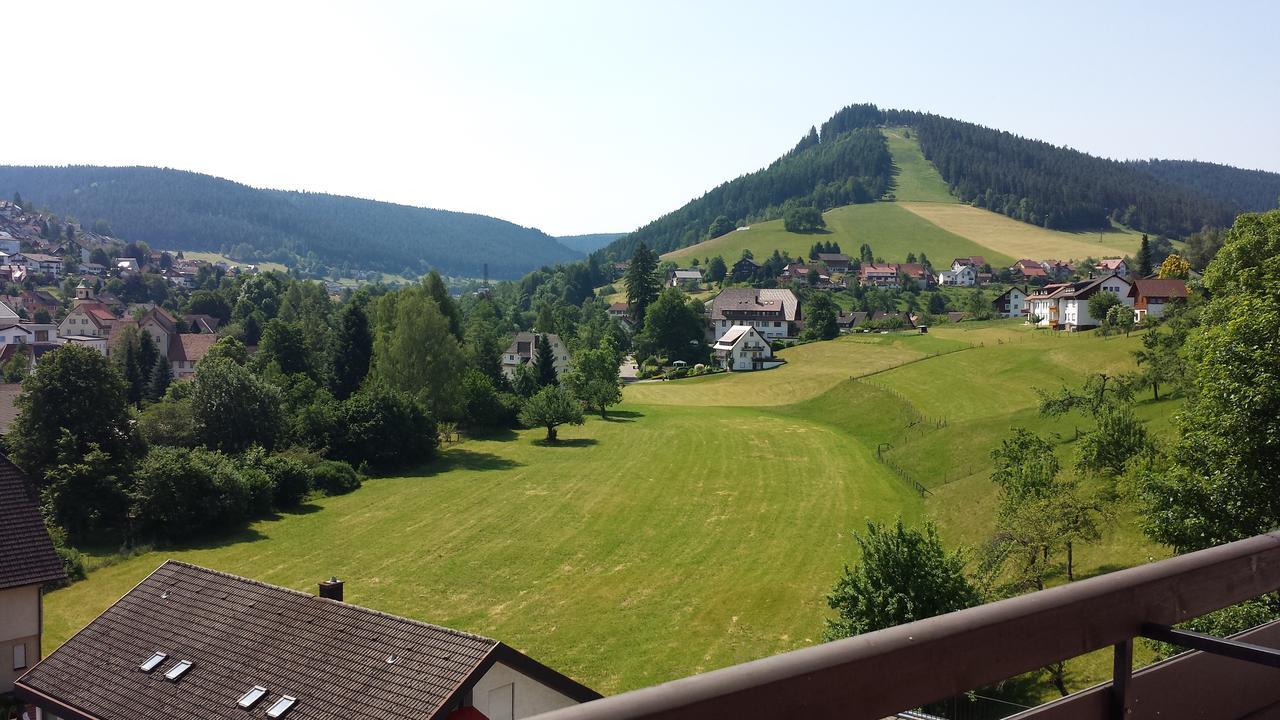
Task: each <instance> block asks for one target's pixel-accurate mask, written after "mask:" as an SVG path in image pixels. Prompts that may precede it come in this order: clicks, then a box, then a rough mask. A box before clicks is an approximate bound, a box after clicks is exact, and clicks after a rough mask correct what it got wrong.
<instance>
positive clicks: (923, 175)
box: [882, 128, 959, 204]
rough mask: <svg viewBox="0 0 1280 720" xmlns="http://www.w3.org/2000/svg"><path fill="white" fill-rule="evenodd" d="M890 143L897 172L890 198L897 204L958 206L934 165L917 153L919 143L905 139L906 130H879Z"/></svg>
mask: <svg viewBox="0 0 1280 720" xmlns="http://www.w3.org/2000/svg"><path fill="white" fill-rule="evenodd" d="M882 132H883V133H884V137H885V140H886V141H888V143H889V153H890V154H891V155H893V164H894V166H895V167H896V169H897V176H896V178H895V180H896V182H895V184H894V188H893V195H894V197H895V198H896V199H897V200H898V201H899V202H905V201H912V202H938V203H953V204H954V203H958V202H959V200H957V199H956V197H955V196H954V195H952V194H951V191H950V190H949V189H948V188H947V181H946V180H943V179H942V175H940V174H939V173H938V169H937V168H935V167H934V166H933V163H931V162H929V161H928V160H926V159H925V157H924V153H922V152H920V144H919V143H918V142H916V140H915V138H914V137H908V134H909V133H910V130H908V129H907V128H887V129H885V130H883V131H882Z"/></svg>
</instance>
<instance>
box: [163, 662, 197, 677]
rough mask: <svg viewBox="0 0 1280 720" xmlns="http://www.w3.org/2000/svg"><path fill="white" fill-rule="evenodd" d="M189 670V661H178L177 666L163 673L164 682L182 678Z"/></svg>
mask: <svg viewBox="0 0 1280 720" xmlns="http://www.w3.org/2000/svg"><path fill="white" fill-rule="evenodd" d="M190 669H191V661H190V660H179V661H178V664H177V665H174V666H173V667H171V668H169V672H167V673H165V674H164V677H165V679H166V680H174V681H176V680H177V679H178V678H180V677H182V674H183V673H185V672H186V671H188V670H190Z"/></svg>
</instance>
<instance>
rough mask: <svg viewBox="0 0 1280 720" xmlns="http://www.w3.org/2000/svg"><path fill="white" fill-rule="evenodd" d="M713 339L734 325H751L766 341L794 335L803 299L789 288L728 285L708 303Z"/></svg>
mask: <svg viewBox="0 0 1280 720" xmlns="http://www.w3.org/2000/svg"><path fill="white" fill-rule="evenodd" d="M707 319H708V322H710V328H709V329H710V331H711V340H712V341H713V342H714V341H716V340H719V339H720V338H721V337H723V336H724V334H725V333H727V332H729V328H731V327H733V326H734V325H750V326H752V327H754V328H755V329H756V330H758V331H759V332H760V335H761V336H763V337H764V338H765V339H766V340H776V339H779V338H789V337H795V334H796V324H797V323H798V322H799V320H800V301H799V300H798V299H797V298H796V294H795V293H793V292H791V291H790V290H756V289H754V288H726V289H724V290H722V291H721V292H720V294H719V295H717V296H716V297H715V299H713V300H712V301H711V303H710V305H709V306H708V318H707Z"/></svg>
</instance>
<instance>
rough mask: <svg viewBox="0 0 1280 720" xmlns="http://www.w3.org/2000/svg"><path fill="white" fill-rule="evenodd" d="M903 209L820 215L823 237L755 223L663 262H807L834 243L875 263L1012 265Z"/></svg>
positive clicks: (874, 207)
mask: <svg viewBox="0 0 1280 720" xmlns="http://www.w3.org/2000/svg"><path fill="white" fill-rule="evenodd" d="M901 205H902V204H901V203H890V202H876V203H867V204H865V205H845V206H843V207H838V208H834V209H832V210H828V211H827V212H825V213H823V214H822V217H823V219H825V220H826V222H827V229H826V231H825V232H818V233H793V232H787V231H786V229H785V228H783V226H782V221H781V220H770V221H767V222H762V223H755V224H753V225H751V226H750V228H748V229H745V230H741V229H740V230H736V231H734V232H731V233H727V234H725V235H721V236H720V237H718V238H712V239H711V240H706V241H703V242H700V243H698V244H697V245H690V246H689V247H686V248H681V249H679V250H674V251H672V252H669V253H667V254H666V255H663V256H662V259H663V260H671V261H673V262H678V263H688V262H689V261H690V260H692V259H693V258H695V257H696V258H699V259H703V258H711V257H715V256H716V255H720V256H723V257H724V259H725V262H727V263H729V264H730V265H732V264H733V263H734V261H736V260H737V259H738V258H740V257H742V251H743V250H746V249H749V250H751V252H752V254H754V255H755V257H756V260H757V261H760V260H763V259H765V258H767V257H768V256H769V255H770V254H771V253H772V252H773V251H774V250H775V249H776V250H778V251H785V252H788V253H790V254H791V256H792V257H805V256H807V255H808V254H809V248H810V247H812V246H813V244H814V243H815V242H832V241H834V242H836V243H839V245H840V249H841V250H843V251H844V252H845V253H846V254H850V255H855V256H856V255H857V253H858V248H859V247H860V246H861V245H862V244H863V243H867V244H868V245H870V246H871V250H872V251H873V252H874V253H875V255H876V257H882V258H884V259H885V260H886V261H889V262H904V261H905V260H906V257H907V253H915V254H916V255H917V256H919V255H920V253H922V252H923V253H925V254H926V255H928V256H929V258H930V259H931V260H932V261H933V262H934V263H935V264H942V263H950V262H951V258H953V257H956V256H966V255H984V254H985V255H986V256H987V259H988V260H989V261H990V262H992V263H993V264H995V263H1006V262H1007V263H1009V264H1011V263H1012V262H1013V259H1012V258H1010V257H1008V256H1006V255H1001V254H999V253H997V252H995V251H993V250H992V249H990V248H988V247H984V246H983V245H980V244H978V243H976V242H973V241H971V240H969V239H966V238H964V237H962V236H960V235H957V234H955V233H953V232H948V231H946V230H943V229H942V228H940V227H938V226H937V225H934V224H933V223H931V222H929V221H928V220H926V219H924V218H923V217H920V216H919V215H916V214H915V213H911V212H908V211H906V210H904V209H903V208H902V207H901Z"/></svg>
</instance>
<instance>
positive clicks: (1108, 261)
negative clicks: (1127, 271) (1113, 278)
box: [1098, 258, 1125, 271]
mask: <svg viewBox="0 0 1280 720" xmlns="http://www.w3.org/2000/svg"><path fill="white" fill-rule="evenodd" d="M1124 264H1125V262H1124V258H1103V259H1101V260H1099V261H1098V267H1100V268H1105V269H1107V270H1111V271H1115V270H1116V269H1117V268H1119V267H1120V266H1121V265H1124Z"/></svg>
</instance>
